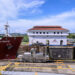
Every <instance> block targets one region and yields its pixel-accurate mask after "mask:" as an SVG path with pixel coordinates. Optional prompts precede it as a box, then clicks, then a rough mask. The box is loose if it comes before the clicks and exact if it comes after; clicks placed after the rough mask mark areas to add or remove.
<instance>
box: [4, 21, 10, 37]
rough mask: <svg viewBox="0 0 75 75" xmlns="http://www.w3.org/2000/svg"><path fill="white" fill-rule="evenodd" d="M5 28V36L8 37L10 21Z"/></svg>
mask: <svg viewBox="0 0 75 75" xmlns="http://www.w3.org/2000/svg"><path fill="white" fill-rule="evenodd" d="M4 26H5V35H6V36H7V37H8V27H9V25H8V21H7V23H6V25H4Z"/></svg>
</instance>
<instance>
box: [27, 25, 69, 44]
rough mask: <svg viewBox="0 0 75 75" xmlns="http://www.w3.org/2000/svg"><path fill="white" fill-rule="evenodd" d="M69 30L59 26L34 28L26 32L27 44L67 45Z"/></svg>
mask: <svg viewBox="0 0 75 75" xmlns="http://www.w3.org/2000/svg"><path fill="white" fill-rule="evenodd" d="M68 33H69V30H67V29H65V28H62V27H61V26H34V27H33V28H31V29H29V30H28V36H29V44H30V45H31V44H33V43H37V42H39V43H43V44H44V45H46V44H47V41H48V42H49V45H67V36H68Z"/></svg>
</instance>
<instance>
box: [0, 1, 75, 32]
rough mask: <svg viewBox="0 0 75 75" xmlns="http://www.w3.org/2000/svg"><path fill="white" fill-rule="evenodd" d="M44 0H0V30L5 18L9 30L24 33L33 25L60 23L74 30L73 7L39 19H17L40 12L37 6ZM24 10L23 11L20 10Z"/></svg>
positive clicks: (74, 14) (74, 16) (74, 15)
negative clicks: (7, 21)
mask: <svg viewBox="0 0 75 75" xmlns="http://www.w3.org/2000/svg"><path fill="white" fill-rule="evenodd" d="M44 3H45V0H0V25H2V26H1V27H0V31H1V32H4V31H2V29H3V25H4V24H5V22H6V20H7V19H8V20H9V25H10V29H11V30H10V32H21V33H25V32H26V31H27V29H29V28H31V27H32V26H34V25H61V26H63V27H66V28H68V29H70V30H71V32H75V31H74V30H75V29H74V25H75V9H73V10H72V11H68V12H63V13H60V14H57V15H53V16H52V15H49V16H46V17H43V18H39V19H36V20H35V19H33V20H30V19H19V18H18V17H19V16H20V15H21V14H23V15H25V14H26V13H28V12H29V11H31V12H30V13H35V12H40V13H41V12H42V11H41V10H40V9H39V7H40V6H41V5H43V4H44ZM21 11H24V12H21Z"/></svg>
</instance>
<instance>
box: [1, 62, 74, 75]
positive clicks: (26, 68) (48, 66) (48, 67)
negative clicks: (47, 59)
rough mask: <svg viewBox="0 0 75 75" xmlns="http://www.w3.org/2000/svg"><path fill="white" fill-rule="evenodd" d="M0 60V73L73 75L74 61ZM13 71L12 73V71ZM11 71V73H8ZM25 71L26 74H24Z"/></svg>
mask: <svg viewBox="0 0 75 75" xmlns="http://www.w3.org/2000/svg"><path fill="white" fill-rule="evenodd" d="M2 64H3V62H2V63H1V62H0V73H2V74H3V73H8V75H12V74H14V75H15V74H16V75H17V74H18V73H19V74H18V75H23V74H24V73H25V74H24V75H28V74H29V75H50V74H51V73H55V74H51V75H57V74H59V75H66V74H69V75H71V74H74V75H75V63H63V62H57V63H22V62H8V63H7V64H5V65H4V64H3V65H2ZM12 72H13V73H12ZM10 73H11V74H10ZM26 73H27V74H26Z"/></svg>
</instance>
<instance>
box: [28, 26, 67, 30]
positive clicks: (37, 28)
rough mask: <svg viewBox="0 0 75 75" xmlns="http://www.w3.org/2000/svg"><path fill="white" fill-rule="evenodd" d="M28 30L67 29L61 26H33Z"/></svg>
mask: <svg viewBox="0 0 75 75" xmlns="http://www.w3.org/2000/svg"><path fill="white" fill-rule="evenodd" d="M29 30H67V29H65V28H62V27H61V26H34V27H33V28H31V29H29Z"/></svg>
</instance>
